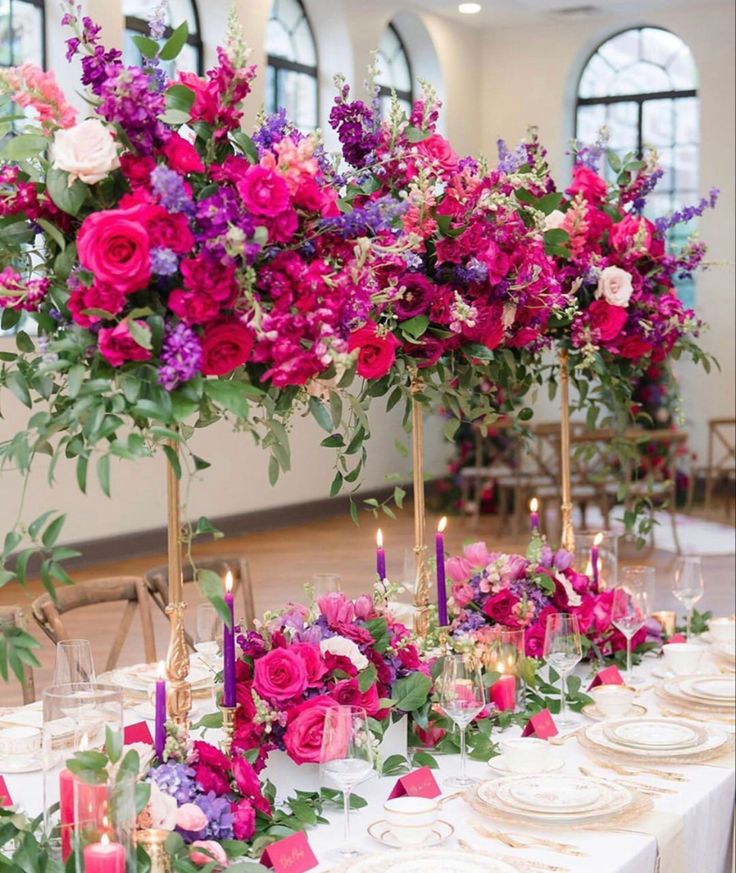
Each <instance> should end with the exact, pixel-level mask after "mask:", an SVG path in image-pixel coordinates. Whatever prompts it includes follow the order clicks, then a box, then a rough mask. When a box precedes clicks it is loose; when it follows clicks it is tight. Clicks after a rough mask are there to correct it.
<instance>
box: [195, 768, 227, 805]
mask: <svg viewBox="0 0 736 873" xmlns="http://www.w3.org/2000/svg"><path fill="white" fill-rule="evenodd" d="M227 772H229V771H227ZM194 778H195V779H196V781H197V782H198V783H199V785H200V787H201V788H202V791H204V792H205V794H207V793H208V792H210V791H214V792H215V794H217V796H218V797H220V796H222V795H223V794H227V793H228V792H229V791H230V780H229V779H228V776H227V773H225V772H222V771H220V770H213V769H212V768H211V767H206V766H205V765H204V764H197V765H196V766H195V768H194Z"/></svg>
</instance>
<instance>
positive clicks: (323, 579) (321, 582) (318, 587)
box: [312, 573, 342, 597]
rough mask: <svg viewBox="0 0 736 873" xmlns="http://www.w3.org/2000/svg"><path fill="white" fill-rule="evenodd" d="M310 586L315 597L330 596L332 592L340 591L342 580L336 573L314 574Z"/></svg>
mask: <svg viewBox="0 0 736 873" xmlns="http://www.w3.org/2000/svg"><path fill="white" fill-rule="evenodd" d="M312 585H313V586H314V596H315V597H322V595H323V594H331V593H332V592H333V591H342V579H341V578H340V576H338V575H337V573H315V574H314V577H313V579H312Z"/></svg>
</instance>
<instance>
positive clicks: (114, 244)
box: [77, 209, 151, 294]
mask: <svg viewBox="0 0 736 873" xmlns="http://www.w3.org/2000/svg"><path fill="white" fill-rule="evenodd" d="M77 250H78V254H79V262H80V263H81V265H82V266H83V267H84V268H85V269H87V270H89V271H90V272H91V273H93V274H94V276H95V278H96V279H97V280H98V281H99V282H102V283H103V284H105V285H110V286H111V287H113V288H117V289H119V290H120V291H123V292H125V293H126V294H129V293H131V292H132V291H139V290H140V289H141V288H145V287H146V285H148V282H149V281H150V278H151V252H150V248H149V243H148V234H147V232H146V229H145V228H144V227H143V225H142V224H141V223H140V222H139V221H135V220H133V219H132V218H131V216H130V214H129V211H128V210H125V209H106V210H102V211H101V212H93V213H92V214H91V215H88V216H87V218H85V220H84V222H83V223H82V226H81V227H80V229H79V234H78V236H77Z"/></svg>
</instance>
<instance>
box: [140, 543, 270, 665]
mask: <svg viewBox="0 0 736 873" xmlns="http://www.w3.org/2000/svg"><path fill="white" fill-rule="evenodd" d="M196 568H197V569H198V570H212V571H214V572H215V573H217V575H218V576H219V577H220V578H221V579H222V580H223V590H224V584H225V575H226V574H227V572H228V571H230V572H231V573H232V575H233V593H234V594H235V595H236V596H237V595H238V594H239V595H240V597H241V600H242V608H243V614H244V617H245V623H246V625H247V626H248V627H250V628H252V627H253V622H254V620H255V617H256V610H255V602H254V597H253V580H252V578H251V575H250V566H249V564H248V560H247V558H245V557H243V556H242V555H232V556H227V557H222V558H203V559H202V560H199V559H197V561H196ZM194 570H195V568H194V567H193V566H192V565H191V564H190V563H188V562H187V563H185V564H184V567H183V570H182V575H183V577H184V584H187V583H189V582H194V577H195V573H194ZM143 578H144V580H145V584H146V588H147V589H148V592H149V594H150V595H151V599H152V600H153V602H154V603H155V604H156V606H158V608H159V609H160V610H161V612H163V613H166V607H167V606H168V603H169V568H168V567H167V566H165V565H164V566H161V567H154V568H153V569H151V570H148V571H147V572H146V573H145V575H144V577H143ZM239 618H240V616H238V615H236V616H235V619H236V621H237V620H238V619H239ZM187 643H188V644H189V646H190V647H192V648H193V643H192V640H191V638H190V636H189V635H188V634H187Z"/></svg>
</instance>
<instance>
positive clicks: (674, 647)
mask: <svg viewBox="0 0 736 873" xmlns="http://www.w3.org/2000/svg"><path fill="white" fill-rule="evenodd" d="M662 656H663V657H664V663H665V665H666V666H667V668H668V669H669V670H671V671H672V672H673V673H676V674H677V675H678V676H684V675H687V674H688V673H697V670H698V667H699V665H700V661H701V660H702V658H703V649H702V648H701V647H700V646H696V645H693V643H667V645H665V646H662Z"/></svg>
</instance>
